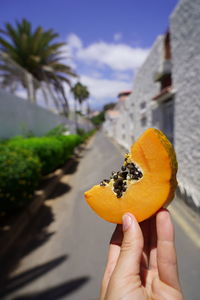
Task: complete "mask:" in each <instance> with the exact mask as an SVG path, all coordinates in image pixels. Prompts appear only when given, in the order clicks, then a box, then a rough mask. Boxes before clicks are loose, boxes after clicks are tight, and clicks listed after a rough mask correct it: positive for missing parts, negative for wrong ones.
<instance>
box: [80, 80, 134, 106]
mask: <svg viewBox="0 0 200 300" xmlns="http://www.w3.org/2000/svg"><path fill="white" fill-rule="evenodd" d="M81 82H83V84H85V85H87V87H88V89H89V91H90V94H91V98H95V99H97V100H103V99H105V98H113V100H115V99H116V98H117V95H118V94H119V93H120V92H121V91H124V90H130V89H131V83H127V82H125V81H120V80H112V79H101V78H93V77H89V76H87V75H82V76H81Z"/></svg>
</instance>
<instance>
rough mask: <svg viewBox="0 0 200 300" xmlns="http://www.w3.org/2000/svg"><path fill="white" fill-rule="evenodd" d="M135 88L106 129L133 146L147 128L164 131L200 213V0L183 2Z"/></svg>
mask: <svg viewBox="0 0 200 300" xmlns="http://www.w3.org/2000/svg"><path fill="white" fill-rule="evenodd" d="M133 90H134V93H132V94H131V95H129V96H128V98H127V99H126V100H125V102H123V105H122V104H121V103H119V102H118V104H117V106H116V109H118V111H119V116H118V119H117V120H115V122H114V123H113V126H114V127H113V128H112V129H111V128H109V129H108V127H106V126H105V128H107V129H106V130H109V131H110V132H112V137H113V138H115V139H116V140H117V141H118V142H119V143H120V144H122V145H123V146H125V147H126V148H128V147H129V146H130V144H131V143H132V142H133V141H134V140H135V139H137V138H138V136H139V135H140V134H141V133H142V132H143V131H144V130H145V129H147V128H149V127H156V128H158V129H161V130H162V131H163V132H164V133H165V134H166V135H167V136H168V138H169V139H170V141H171V142H172V143H173V144H174V146H175V149H176V153H177V158H178V162H179V171H178V183H179V192H180V196H181V197H182V198H183V199H184V200H185V201H186V202H188V203H189V204H190V205H192V206H193V207H195V208H196V209H197V210H199V211H200V196H199V194H200V191H199V190H200V189H199V182H200V2H199V0H193V1H191V0H181V1H180V2H179V3H178V5H177V7H176V8H175V10H174V12H173V13H172V15H171V16H170V19H169V29H168V31H167V32H166V34H164V35H163V36H159V37H158V38H157V39H156V41H155V43H154V45H153V47H152V49H151V51H150V53H149V55H148V57H147V58H146V60H145V62H144V63H143V65H142V66H141V68H140V69H139V70H138V72H137V74H136V76H135V79H134V83H133ZM106 120H107V119H106ZM114 128H115V129H114ZM116 128H117V130H116Z"/></svg>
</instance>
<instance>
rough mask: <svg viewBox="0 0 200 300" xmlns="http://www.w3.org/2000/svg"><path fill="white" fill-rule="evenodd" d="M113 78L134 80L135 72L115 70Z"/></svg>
mask: <svg viewBox="0 0 200 300" xmlns="http://www.w3.org/2000/svg"><path fill="white" fill-rule="evenodd" d="M112 78H114V79H117V80H125V81H129V82H130V81H133V74H132V73H131V72H125V71H124V72H121V71H115V72H114V73H113V74H112Z"/></svg>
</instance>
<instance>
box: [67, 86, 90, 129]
mask: <svg viewBox="0 0 200 300" xmlns="http://www.w3.org/2000/svg"><path fill="white" fill-rule="evenodd" d="M71 92H72V94H73V95H74V99H75V101H74V117H75V124H76V131H77V129H78V125H77V115H76V112H77V108H76V102H77V100H78V102H79V105H80V107H81V109H80V110H81V111H82V103H83V102H84V101H85V100H87V99H88V98H89V96H90V93H89V91H88V89H87V86H85V85H83V84H81V83H80V82H77V83H76V84H75V85H74V86H73V87H72V88H71ZM88 111H89V106H88Z"/></svg>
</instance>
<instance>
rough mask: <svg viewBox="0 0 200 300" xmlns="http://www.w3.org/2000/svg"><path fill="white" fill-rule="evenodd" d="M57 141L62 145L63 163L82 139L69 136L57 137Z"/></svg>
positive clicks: (72, 135) (77, 136)
mask: <svg viewBox="0 0 200 300" xmlns="http://www.w3.org/2000/svg"><path fill="white" fill-rule="evenodd" d="M57 139H58V140H59V141H60V142H61V143H62V146H63V160H62V163H64V162H65V161H66V160H67V159H68V158H69V157H70V156H71V155H72V154H73V152H74V148H75V147H77V146H78V145H79V144H80V143H81V142H82V139H81V137H80V136H79V135H77V134H70V135H67V136H64V135H62V136H58V137H57Z"/></svg>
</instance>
